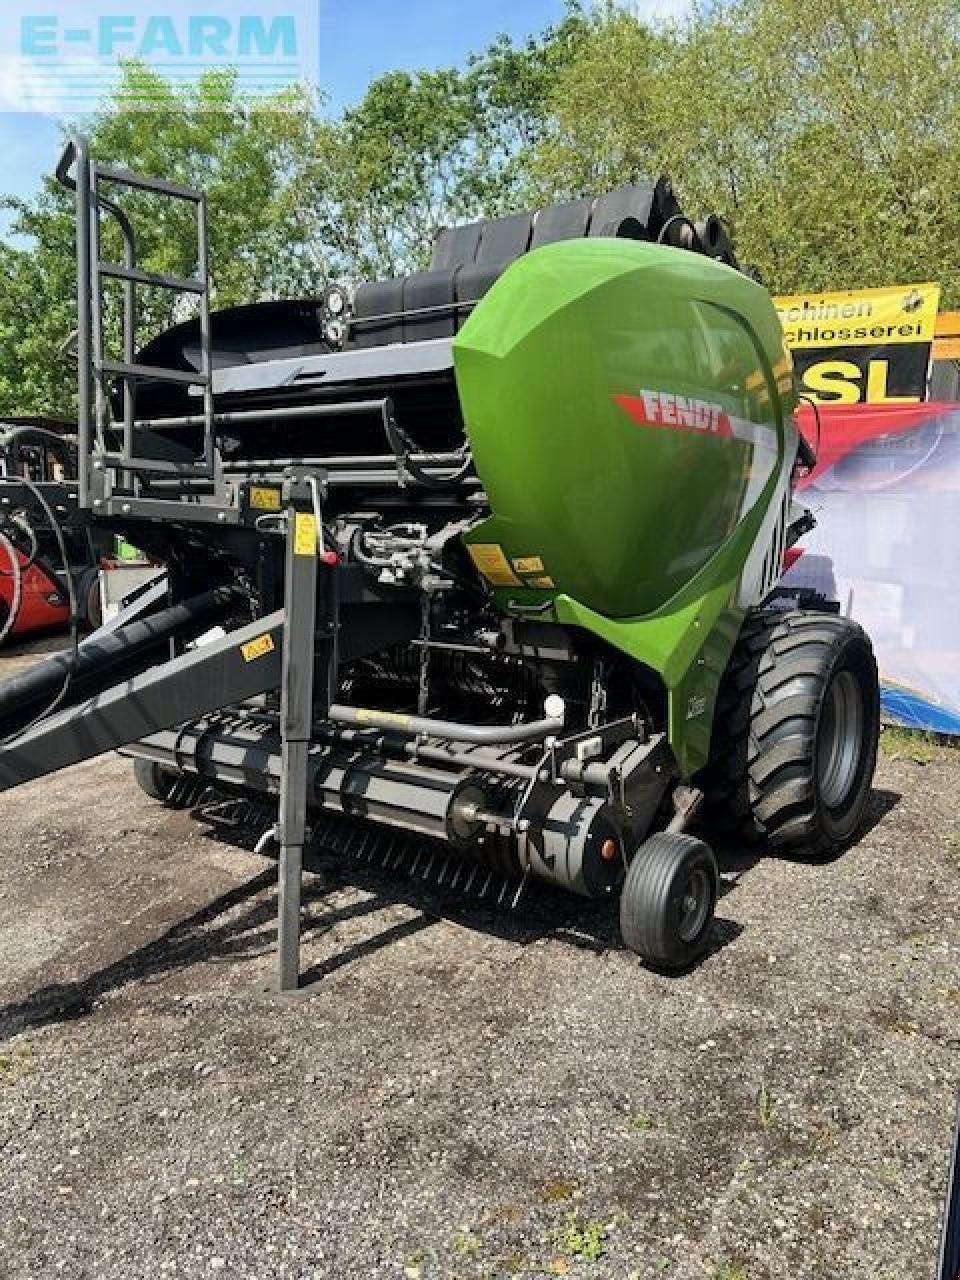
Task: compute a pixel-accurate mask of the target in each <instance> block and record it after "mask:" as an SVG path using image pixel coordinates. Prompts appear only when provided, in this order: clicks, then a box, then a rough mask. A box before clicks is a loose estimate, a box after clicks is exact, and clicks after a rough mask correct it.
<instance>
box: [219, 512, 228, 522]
mask: <svg viewBox="0 0 960 1280" xmlns="http://www.w3.org/2000/svg"><path fill="white" fill-rule="evenodd" d="M226 518H227V513H226V512H225V511H218V512H217V519H218V520H219V521H220V522H221V524H222V523H223V521H224V520H226Z"/></svg>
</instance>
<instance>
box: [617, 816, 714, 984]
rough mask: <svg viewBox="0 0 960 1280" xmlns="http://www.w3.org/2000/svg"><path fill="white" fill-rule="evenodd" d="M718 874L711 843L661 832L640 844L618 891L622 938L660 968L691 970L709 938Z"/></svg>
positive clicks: (669, 832)
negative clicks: (621, 887) (690, 967)
mask: <svg viewBox="0 0 960 1280" xmlns="http://www.w3.org/2000/svg"><path fill="white" fill-rule="evenodd" d="M718 884H719V876H718V874H717V863H716V860H715V859H714V856H713V852H712V850H711V849H710V846H709V845H707V844H704V842H703V841H702V840H697V839H696V838H695V837H694V836H688V835H681V834H679V833H674V832H671V831H660V832H657V834H656V835H653V836H651V837H650V838H649V839H648V840H645V841H644V843H643V844H642V845H641V846H640V848H639V849H638V850H637V852H636V853H635V854H634V856H633V860H632V862H631V863H630V865H629V867H628V868H627V874H626V876H625V878H624V882H623V889H622V890H621V893H620V936H621V937H622V938H623V941H624V944H625V945H626V946H628V947H629V948H630V950H631V951H635V952H636V953H637V955H638V956H640V957H641V959H643V960H645V961H647V963H648V964H651V965H654V966H655V967H657V968H660V969H669V970H678V969H686V968H689V966H690V965H692V964H693V963H694V962H695V961H697V960H699V958H700V957H701V956H702V955H703V953H704V952H705V951H706V949H707V946H708V945H709V942H710V931H711V927H712V924H713V913H714V909H715V907H716V904H717V886H718Z"/></svg>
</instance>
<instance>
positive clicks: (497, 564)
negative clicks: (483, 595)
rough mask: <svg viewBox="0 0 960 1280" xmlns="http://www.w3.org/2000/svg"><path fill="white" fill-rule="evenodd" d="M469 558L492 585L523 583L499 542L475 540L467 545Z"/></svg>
mask: <svg viewBox="0 0 960 1280" xmlns="http://www.w3.org/2000/svg"><path fill="white" fill-rule="evenodd" d="M467 551H468V552H469V553H470V559H471V560H472V561H473V563H474V564H475V565H476V566H477V569H478V570H479V571H480V573H482V574H483V576H484V577H485V578H486V580H487V581H488V582H489V583H491V585H492V586H494V587H520V586H523V583H522V582H521V581H520V579H519V578H518V577H517V575H516V574H515V573H514V572H513V570H512V569H511V568H510V561H509V560H508V559H507V557H506V556H505V555H504V553H503V547H501V546H500V544H499V542H475V543H473V544H472V545H471V546H468V547H467Z"/></svg>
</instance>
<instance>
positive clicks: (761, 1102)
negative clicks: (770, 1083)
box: [757, 1081, 780, 1129]
mask: <svg viewBox="0 0 960 1280" xmlns="http://www.w3.org/2000/svg"><path fill="white" fill-rule="evenodd" d="M779 1114H780V1109H779V1107H778V1106H777V1102H776V1099H775V1098H774V1096H773V1094H772V1093H771V1092H770V1090H769V1088H768V1087H767V1084H766V1081H763V1082H762V1083H761V1085H760V1088H759V1089H758V1090H757V1119H758V1120H759V1121H760V1125H761V1128H763V1129H772V1128H773V1126H774V1125H775V1124H776V1123H777V1117H778V1116H779Z"/></svg>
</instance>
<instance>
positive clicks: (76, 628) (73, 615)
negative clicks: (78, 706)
mask: <svg viewBox="0 0 960 1280" xmlns="http://www.w3.org/2000/svg"><path fill="white" fill-rule="evenodd" d="M18 482H19V483H22V484H24V485H26V487H27V488H28V489H29V490H30V492H31V493H32V494H33V497H34V499H35V500H36V501H37V502H38V503H39V504H40V506H41V507H42V509H43V513H44V515H45V516H46V517H47V521H48V523H49V525H50V528H51V530H52V532H53V536H54V537H55V538H56V540H57V547H58V549H59V551H60V559H61V562H62V564H63V574H64V578H65V579H66V583H67V596H68V598H69V600H70V650H71V652H70V655H69V660H68V661H66V662H65V663H64V672H63V683H62V684H61V686H60V691H59V692H58V693H57V694H56V696H55V697H54V698H53V699H52V701H51V702H50V703H49V704H48V705H47V706H46V707H45V708H44V709H43V711H41V712H40V714H39V715H38V716H36V717H35V718H34V719H33V720H31V721H30V723H29V724H26V725H22V726H21V727H20V728H18V729H17V730H15V732H14V733H13V734H12V735H11V736H10V737H8V738H4V739H3V742H2V745H3V746H4V747H6V746H9V745H10V743H11V742H12V741H13V740H14V739H16V738H18V737H20V736H21V734H24V733H26V731H27V730H28V729H31V728H33V726H34V725H35V724H36V723H37V722H38V721H40V720H43V719H45V717H46V716H49V715H52V714H53V712H54V711H56V709H57V708H58V707H59V706H60V705H61V704H62V702H63V700H64V699H65V698H66V696H67V693H68V691H69V689H70V681H71V680H72V679H73V672H74V668H75V667H76V663H77V652H78V650H79V648H80V618H79V616H78V612H77V609H78V605H77V587H76V583H75V581H74V577H73V569H72V567H71V565H70V556H69V554H68V553H67V543H66V539H65V538H64V536H63V529H62V528H61V527H60V522H59V520H57V517H56V516H55V515H54V514H53V511H52V509H51V507H50V504H49V502H47V500H46V498H45V497H44V496H43V494H42V493H41V492H40V490H39V489H38V488H37V486H36V485H35V484H34V483H33V481H32V480H30V479H28V478H27V477H26V476H19V477H18ZM60 656H63V655H60ZM44 665H46V664H44Z"/></svg>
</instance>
